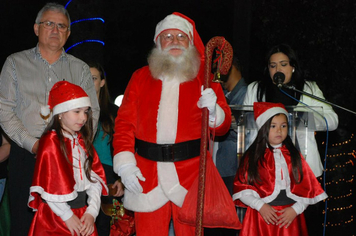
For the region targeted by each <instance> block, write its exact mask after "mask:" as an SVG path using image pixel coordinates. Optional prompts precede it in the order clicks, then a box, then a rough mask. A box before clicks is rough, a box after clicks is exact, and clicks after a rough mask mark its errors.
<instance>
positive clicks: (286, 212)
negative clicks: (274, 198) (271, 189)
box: [277, 207, 297, 228]
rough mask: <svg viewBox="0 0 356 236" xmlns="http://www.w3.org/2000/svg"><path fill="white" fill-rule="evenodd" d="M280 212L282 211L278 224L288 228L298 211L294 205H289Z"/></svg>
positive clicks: (280, 226)
mask: <svg viewBox="0 0 356 236" xmlns="http://www.w3.org/2000/svg"><path fill="white" fill-rule="evenodd" d="M279 212H280V213H282V214H281V215H280V216H279V217H278V218H279V220H278V222H277V225H279V228H282V227H283V226H285V227H286V228H288V227H289V225H290V224H291V223H292V221H293V220H294V219H295V217H296V216H297V213H296V212H295V210H294V209H293V208H292V207H287V208H285V209H283V210H281V211H279Z"/></svg>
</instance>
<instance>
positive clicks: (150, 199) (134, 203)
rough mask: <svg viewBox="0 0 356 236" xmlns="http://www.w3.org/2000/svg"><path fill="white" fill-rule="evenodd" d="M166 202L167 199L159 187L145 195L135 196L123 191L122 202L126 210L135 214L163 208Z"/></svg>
mask: <svg viewBox="0 0 356 236" xmlns="http://www.w3.org/2000/svg"><path fill="white" fill-rule="evenodd" d="M168 201H169V199H168V198H167V197H166V195H165V194H164V193H163V191H162V189H161V188H160V187H159V186H157V187H156V188H154V189H153V190H152V191H150V192H149V193H146V194H144V193H139V194H135V193H132V192H130V191H129V190H127V189H125V195H124V200H123V202H124V206H125V208H126V209H128V210H131V211H137V212H152V211H155V210H157V209H159V208H161V207H162V206H164V204H166V203H167V202H168Z"/></svg>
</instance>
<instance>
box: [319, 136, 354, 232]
mask: <svg viewBox="0 0 356 236" xmlns="http://www.w3.org/2000/svg"><path fill="white" fill-rule="evenodd" d="M350 144H353V145H355V135H354V134H351V135H350V136H349V138H348V139H347V140H345V141H343V142H337V143H333V144H330V143H329V146H330V147H333V148H337V150H339V149H341V150H342V149H345V147H344V146H345V145H349V146H350ZM322 145H325V142H323V143H322ZM349 148H350V149H351V151H350V150H348V151H344V150H342V152H339V153H334V154H330V153H329V154H328V155H327V158H334V160H335V161H337V163H335V164H334V165H333V166H332V167H329V168H327V169H326V170H325V171H326V173H327V174H329V176H333V175H334V173H335V171H338V172H339V173H344V172H345V170H350V171H351V170H354V168H355V167H354V161H353V160H354V158H356V150H354V149H353V148H354V146H351V147H349ZM336 158H337V159H336ZM343 160H345V161H344V162H343ZM324 161H325V160H324ZM340 175H341V174H340ZM354 178H355V175H354V174H353V173H352V174H348V175H344V174H342V175H341V177H339V178H338V179H332V180H330V181H329V182H326V183H325V185H326V186H328V189H329V190H333V188H335V191H334V193H333V191H329V192H328V199H329V200H330V202H329V203H333V204H329V205H328V207H327V212H328V213H330V214H332V215H335V216H336V217H331V216H330V215H329V221H328V222H327V223H326V224H325V226H326V227H329V228H331V227H341V228H340V229H337V228H336V229H333V231H335V230H336V231H335V232H337V231H339V230H341V231H342V229H344V227H346V226H347V227H352V226H351V225H350V224H354V223H355V222H354V217H353V214H352V213H354V205H353V204H349V205H344V206H340V205H341V204H342V203H343V202H345V201H346V202H352V201H353V198H354V196H353V189H352V188H353V184H354ZM318 179H319V180H322V178H318ZM345 185H348V186H350V189H349V190H348V192H346V193H345V190H343V191H342V192H340V191H338V188H340V189H341V187H340V186H345ZM342 189H344V188H342ZM335 194H336V195H335ZM338 194H342V195H338ZM323 214H324V215H325V209H324V210H323ZM340 216H343V217H342V218H340ZM345 218H346V219H345ZM336 220H337V221H336ZM322 226H323V227H324V223H322ZM330 230H331V229H330ZM352 235H353V236H355V234H352Z"/></svg>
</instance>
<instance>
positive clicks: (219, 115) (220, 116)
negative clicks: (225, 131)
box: [209, 104, 225, 128]
mask: <svg viewBox="0 0 356 236" xmlns="http://www.w3.org/2000/svg"><path fill="white" fill-rule="evenodd" d="M215 111H216V114H215V121H209V126H210V128H214V127H219V126H220V125H221V124H222V123H223V122H224V120H225V112H224V110H223V109H222V108H221V107H220V106H219V104H216V105H215Z"/></svg>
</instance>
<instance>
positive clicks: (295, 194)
mask: <svg viewBox="0 0 356 236" xmlns="http://www.w3.org/2000/svg"><path fill="white" fill-rule="evenodd" d="M276 155H282V156H281V157H282V158H280V159H278V158H277V157H276ZM283 157H284V158H283ZM301 160H302V170H303V180H302V181H301V182H300V183H296V182H295V180H294V178H293V174H292V163H291V158H290V153H289V151H288V150H287V148H286V147H285V146H282V147H280V148H275V149H274V150H273V151H271V150H270V149H269V148H267V149H266V152H265V159H264V160H263V162H262V164H259V167H258V172H259V174H260V178H261V182H260V183H254V184H253V185H249V184H246V183H243V181H242V180H244V178H245V179H247V172H244V173H242V171H241V170H240V169H239V171H238V173H237V174H236V177H235V182H234V194H233V200H234V201H235V204H236V205H238V206H242V207H246V205H244V204H243V203H242V202H241V201H240V200H239V199H240V198H241V197H246V196H251V197H252V196H253V197H255V198H259V199H261V200H262V201H263V202H265V203H270V202H272V201H273V200H274V199H275V198H276V197H277V196H278V194H279V193H280V191H281V185H280V184H279V182H280V180H281V179H284V180H283V181H286V188H285V191H286V194H287V197H288V198H290V199H293V200H294V201H295V202H299V203H302V204H304V205H309V204H315V203H317V202H319V201H322V200H324V199H326V198H327V195H326V193H325V192H324V190H323V189H322V188H321V186H320V183H319V182H318V181H317V179H316V177H315V175H314V174H313V172H312V171H311V169H310V167H309V166H308V164H307V163H306V161H305V160H304V158H303V157H302V158H301ZM282 176H284V177H282ZM239 177H240V178H239ZM289 206H291V205H285V206H272V207H274V208H275V209H277V210H282V209H284V208H286V207H289ZM239 235H240V236H246V235H250V236H251V235H256V236H257V235H273V236H276V235H277V236H298V235H299V236H305V235H308V231H307V227H306V223H305V219H304V214H303V213H301V214H300V215H298V216H297V217H296V218H295V219H294V220H293V222H292V223H291V224H290V226H289V227H288V228H287V229H286V228H285V227H282V228H279V225H278V226H276V225H271V224H267V223H266V222H265V221H264V219H263V218H262V217H261V215H260V213H259V212H258V211H257V210H255V209H252V208H250V207H248V209H247V212H246V216H245V218H244V221H243V224H242V229H241V232H240V234H239Z"/></svg>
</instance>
